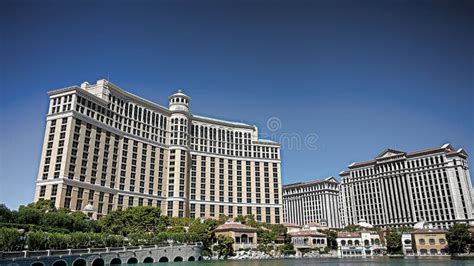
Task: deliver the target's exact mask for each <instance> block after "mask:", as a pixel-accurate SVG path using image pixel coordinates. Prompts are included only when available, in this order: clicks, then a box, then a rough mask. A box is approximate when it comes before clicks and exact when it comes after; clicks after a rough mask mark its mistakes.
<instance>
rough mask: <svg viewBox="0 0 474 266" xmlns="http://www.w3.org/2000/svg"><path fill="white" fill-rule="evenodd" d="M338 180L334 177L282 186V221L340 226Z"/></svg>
mask: <svg viewBox="0 0 474 266" xmlns="http://www.w3.org/2000/svg"><path fill="white" fill-rule="evenodd" d="M339 199H340V197H339V182H338V181H337V180H336V179H335V178H334V177H328V178H325V179H321V180H314V181H309V182H299V183H294V184H288V185H284V186H283V221H284V222H285V223H288V224H297V225H301V226H304V225H307V224H310V223H319V224H321V225H325V226H327V227H329V228H341V227H342V224H341V220H340V216H339Z"/></svg>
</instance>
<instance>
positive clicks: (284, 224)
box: [283, 223, 302, 228]
mask: <svg viewBox="0 0 474 266" xmlns="http://www.w3.org/2000/svg"><path fill="white" fill-rule="evenodd" d="M283 226H284V227H297V228H302V226H301V225H297V224H292V223H283Z"/></svg>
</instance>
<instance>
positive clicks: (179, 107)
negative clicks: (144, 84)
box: [169, 90, 191, 112]
mask: <svg viewBox="0 0 474 266" xmlns="http://www.w3.org/2000/svg"><path fill="white" fill-rule="evenodd" d="M169 100H170V102H169V108H170V111H184V112H189V102H190V101H191V98H189V96H188V95H186V94H184V93H183V91H182V90H178V91H177V92H176V93H175V94H173V95H171V96H170V97H169Z"/></svg>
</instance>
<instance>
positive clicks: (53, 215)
mask: <svg viewBox="0 0 474 266" xmlns="http://www.w3.org/2000/svg"><path fill="white" fill-rule="evenodd" d="M40 224H41V225H42V226H45V227H55V228H63V229H66V230H68V231H73V229H74V228H73V225H74V219H73V218H72V217H71V216H70V215H68V214H67V213H65V212H64V211H50V212H47V213H45V214H43V215H42V216H41V222H40Z"/></svg>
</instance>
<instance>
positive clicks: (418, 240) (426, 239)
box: [412, 229, 448, 256]
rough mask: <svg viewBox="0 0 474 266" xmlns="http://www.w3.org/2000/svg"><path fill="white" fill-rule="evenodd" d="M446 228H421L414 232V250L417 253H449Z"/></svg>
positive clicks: (433, 254)
mask: <svg viewBox="0 0 474 266" xmlns="http://www.w3.org/2000/svg"><path fill="white" fill-rule="evenodd" d="M446 233H447V231H446V230H439V229H419V230H415V231H414V232H413V233H412V237H413V246H414V251H415V253H416V254H417V255H421V256H425V255H430V256H437V255H447V254H448V241H447V240H446Z"/></svg>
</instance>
